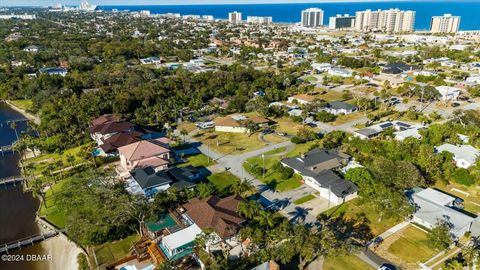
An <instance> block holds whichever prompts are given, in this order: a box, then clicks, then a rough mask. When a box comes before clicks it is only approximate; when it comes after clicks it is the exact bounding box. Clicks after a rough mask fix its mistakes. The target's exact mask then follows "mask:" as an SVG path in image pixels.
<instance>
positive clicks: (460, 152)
mask: <svg viewBox="0 0 480 270" xmlns="http://www.w3.org/2000/svg"><path fill="white" fill-rule="evenodd" d="M436 149H437V151H438V152H443V151H447V152H450V153H452V154H453V155H454V156H455V159H462V160H465V161H468V162H469V163H470V164H473V163H475V161H476V160H477V157H478V156H479V155H480V151H479V150H478V149H477V148H475V147H473V146H471V145H465V144H463V145H459V146H456V145H453V144H449V143H446V144H442V145H440V146H438V147H436Z"/></svg>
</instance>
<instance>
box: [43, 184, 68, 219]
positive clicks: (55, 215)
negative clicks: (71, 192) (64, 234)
mask: <svg viewBox="0 0 480 270" xmlns="http://www.w3.org/2000/svg"><path fill="white" fill-rule="evenodd" d="M67 183H68V179H65V180H62V181H60V182H58V183H56V184H55V185H53V186H52V188H50V189H49V190H48V191H47V192H46V195H45V198H46V201H45V203H46V205H47V207H45V204H44V203H42V204H41V207H40V216H43V217H45V218H46V219H47V220H48V221H49V222H51V223H53V224H54V225H55V226H57V227H59V228H65V223H66V220H67V216H68V215H67V214H68V213H65V212H64V211H62V210H61V209H60V208H59V207H58V206H57V203H60V202H57V201H56V197H55V194H57V193H59V192H61V190H62V188H63V186H64V185H65V184H67Z"/></svg>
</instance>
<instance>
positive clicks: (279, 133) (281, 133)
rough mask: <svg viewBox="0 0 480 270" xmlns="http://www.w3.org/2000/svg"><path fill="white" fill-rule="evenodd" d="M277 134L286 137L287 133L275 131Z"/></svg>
mask: <svg viewBox="0 0 480 270" xmlns="http://www.w3.org/2000/svg"><path fill="white" fill-rule="evenodd" d="M277 135H278V136H282V137H286V136H287V135H288V134H287V133H286V132H277Z"/></svg>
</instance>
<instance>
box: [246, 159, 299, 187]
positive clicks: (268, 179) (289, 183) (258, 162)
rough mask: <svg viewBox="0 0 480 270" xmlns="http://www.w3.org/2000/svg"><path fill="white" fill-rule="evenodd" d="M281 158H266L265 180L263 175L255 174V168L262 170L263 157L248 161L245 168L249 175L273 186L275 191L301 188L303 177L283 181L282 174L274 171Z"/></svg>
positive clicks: (295, 176) (295, 175) (296, 176)
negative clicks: (274, 166)
mask: <svg viewBox="0 0 480 270" xmlns="http://www.w3.org/2000/svg"><path fill="white" fill-rule="evenodd" d="M280 158H281V157H279V156H275V157H269V158H268V157H266V158H265V169H266V173H265V178H263V175H262V174H256V173H255V172H253V168H254V167H255V166H257V167H260V168H261V167H262V166H263V160H262V158H261V157H252V158H249V159H247V160H246V161H245V163H244V164H243V167H244V168H245V170H247V171H248V172H249V173H251V174H253V175H254V176H255V177H256V178H257V179H259V180H260V181H262V182H264V183H266V184H267V185H269V186H271V187H272V188H273V189H275V190H278V191H287V190H292V189H295V188H297V187H299V186H301V185H302V182H301V180H302V177H301V176H300V175H298V174H294V175H293V176H292V177H290V178H289V179H282V178H281V176H280V173H278V172H276V171H274V170H273V169H272V167H273V165H274V164H275V163H276V162H277V161H279V160H280Z"/></svg>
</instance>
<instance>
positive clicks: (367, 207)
mask: <svg viewBox="0 0 480 270" xmlns="http://www.w3.org/2000/svg"><path fill="white" fill-rule="evenodd" d="M322 214H326V215H333V216H339V215H341V214H344V217H345V218H347V219H351V218H357V217H359V216H363V215H364V216H365V217H366V218H367V220H368V222H369V224H368V225H369V227H370V230H371V232H372V233H373V234H374V235H375V236H378V235H380V234H381V233H383V232H385V231H386V230H388V229H389V228H391V227H393V226H395V225H396V224H398V222H399V220H397V219H395V218H388V219H387V218H383V219H379V218H380V217H379V215H378V212H377V211H376V210H375V208H374V207H373V205H372V204H371V203H370V202H369V201H366V202H363V203H362V202H361V200H360V199H359V198H357V199H354V200H351V201H348V202H346V203H344V204H341V205H339V206H337V207H334V208H332V209H330V210H328V211H326V212H324V213H322Z"/></svg>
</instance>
